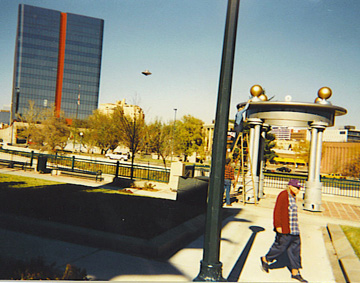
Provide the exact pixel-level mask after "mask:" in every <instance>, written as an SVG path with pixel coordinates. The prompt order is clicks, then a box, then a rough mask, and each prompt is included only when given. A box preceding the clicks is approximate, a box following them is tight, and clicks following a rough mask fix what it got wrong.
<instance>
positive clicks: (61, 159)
mask: <svg viewBox="0 0 360 283" xmlns="http://www.w3.org/2000/svg"><path fill="white" fill-rule="evenodd" d="M0 152H4V153H9V154H14V155H19V156H23V157H28V158H30V160H31V161H30V163H31V164H32V160H33V159H37V158H38V157H39V156H46V157H47V160H48V162H49V163H50V164H51V165H52V166H58V167H59V166H61V167H65V168H70V169H80V170H87V171H93V172H96V171H98V170H101V171H102V173H103V174H108V175H114V176H115V175H116V174H118V176H121V177H126V178H129V177H130V176H131V165H130V164H127V163H126V164H125V163H120V162H117V163H114V162H109V161H100V160H91V159H84V158H78V157H75V156H72V157H69V156H62V155H57V154H55V155H51V154H42V153H35V152H33V151H32V152H25V151H17V150H10V149H3V148H2V149H0ZM194 169H195V170H200V171H204V172H209V171H210V167H209V166H207V165H196V166H195V168H194ZM133 176H134V178H135V179H140V180H149V181H155V182H163V183H168V182H169V178H170V169H165V168H161V167H154V166H150V165H149V164H148V165H137V164H134V166H133ZM264 176H265V178H264V186H266V187H274V188H279V189H281V188H286V185H287V183H288V182H289V180H290V179H298V180H300V183H301V184H302V185H303V186H305V182H306V179H307V175H298V174H287V173H264ZM321 182H322V193H323V194H329V195H338V196H346V197H355V198H360V181H358V180H346V179H345V180H344V179H335V178H324V177H323V178H321Z"/></svg>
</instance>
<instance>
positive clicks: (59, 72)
mask: <svg viewBox="0 0 360 283" xmlns="http://www.w3.org/2000/svg"><path fill="white" fill-rule="evenodd" d="M103 26H104V21H103V20H101V19H95V18H90V17H86V16H80V15H75V14H70V13H66V14H65V13H61V12H59V11H54V10H49V9H44V8H39V7H34V6H29V5H24V4H20V5H19V14H18V28H17V37H16V47H15V62H14V82H13V97H12V113H16V114H17V115H23V114H24V113H25V112H26V110H27V109H28V107H29V101H33V102H34V103H35V107H37V108H46V107H52V106H55V108H56V109H58V110H59V113H61V115H62V116H64V117H66V118H70V119H74V118H79V119H84V118H86V117H87V116H89V115H91V114H92V112H93V111H94V110H95V109H97V107H98V97H99V84H100V68H101V54H102V41H103ZM62 38H63V39H64V41H63V43H62ZM12 119H16V115H14V114H13V117H12Z"/></svg>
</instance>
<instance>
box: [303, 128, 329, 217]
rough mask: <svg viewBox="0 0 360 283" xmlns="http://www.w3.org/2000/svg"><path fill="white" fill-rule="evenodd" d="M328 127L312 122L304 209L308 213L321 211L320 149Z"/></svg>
mask: <svg viewBox="0 0 360 283" xmlns="http://www.w3.org/2000/svg"><path fill="white" fill-rule="evenodd" d="M327 126H328V124H327V123H325V122H313V123H312V124H311V125H310V127H311V145H310V162H309V175H308V176H309V177H308V180H307V182H306V186H305V195H304V204H303V206H304V209H305V210H310V211H321V195H322V192H321V188H322V184H321V182H320V165H321V148H322V134H323V131H324V129H325V128H326V127H327Z"/></svg>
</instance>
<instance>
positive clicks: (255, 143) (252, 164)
mask: <svg viewBox="0 0 360 283" xmlns="http://www.w3.org/2000/svg"><path fill="white" fill-rule="evenodd" d="M247 122H248V123H249V124H250V127H251V128H250V138H249V139H250V142H249V145H248V146H249V160H248V171H247V174H246V177H245V184H244V192H245V193H246V197H245V200H246V201H248V202H250V203H253V202H255V200H257V199H258V192H259V174H258V167H259V166H258V162H259V145H260V137H261V135H260V133H261V125H262V123H263V122H262V120H261V119H257V118H252V119H248V120H247Z"/></svg>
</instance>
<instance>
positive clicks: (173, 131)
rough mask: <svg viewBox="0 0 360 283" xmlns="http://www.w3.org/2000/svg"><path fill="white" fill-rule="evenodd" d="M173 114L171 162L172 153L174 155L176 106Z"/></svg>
mask: <svg viewBox="0 0 360 283" xmlns="http://www.w3.org/2000/svg"><path fill="white" fill-rule="evenodd" d="M174 111H175V114H174V125H173V129H172V142H171V162H172V161H173V155H174V138H175V125H176V111H177V108H174Z"/></svg>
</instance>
